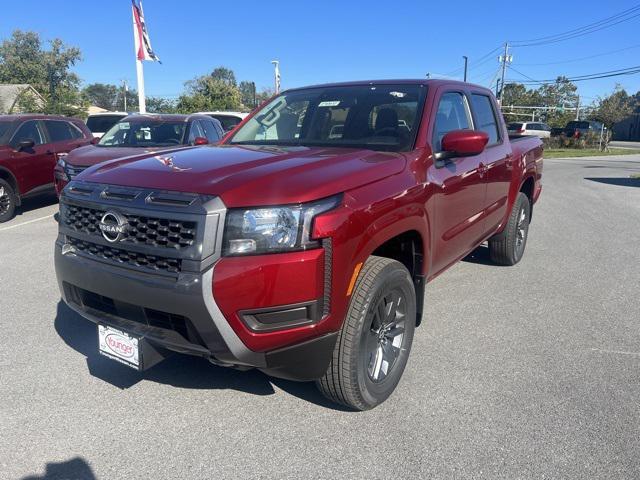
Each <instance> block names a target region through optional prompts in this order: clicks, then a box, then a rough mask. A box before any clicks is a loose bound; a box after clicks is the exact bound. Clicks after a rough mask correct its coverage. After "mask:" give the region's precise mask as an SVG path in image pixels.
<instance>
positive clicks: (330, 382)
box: [316, 256, 416, 410]
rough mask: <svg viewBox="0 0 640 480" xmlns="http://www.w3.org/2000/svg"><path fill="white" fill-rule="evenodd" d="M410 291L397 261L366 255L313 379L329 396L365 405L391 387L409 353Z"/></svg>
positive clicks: (413, 310) (412, 309) (379, 399)
mask: <svg viewBox="0 0 640 480" xmlns="http://www.w3.org/2000/svg"><path fill="white" fill-rule="evenodd" d="M415 324H416V292H415V287H414V284H413V281H412V279H411V275H410V274H409V271H408V270H407V269H406V268H405V266H404V265H403V264H401V263H400V262H397V261H395V260H391V259H388V258H382V257H374V256H372V257H369V259H367V261H366V262H365V264H364V266H363V267H362V270H361V272H360V274H359V276H358V280H357V282H356V286H355V289H354V291H353V295H352V297H351V302H350V304H349V310H348V312H347V316H346V319H345V321H344V324H343V325H342V329H341V330H340V333H339V335H338V340H337V342H336V346H335V349H334V352H333V357H332V359H331V363H330V364H329V368H328V369H327V372H326V373H325V375H324V376H323V377H322V378H320V379H319V380H318V381H317V382H316V384H317V386H318V388H319V389H320V391H321V392H322V393H323V394H324V395H325V396H326V397H327V398H329V399H330V400H332V401H334V402H337V403H341V404H343V405H346V406H348V407H350V408H353V409H355V410H369V409H371V408H374V407H376V406H377V405H380V404H381V403H382V402H384V401H385V400H386V399H387V398H388V397H389V396H390V395H391V394H392V393H393V391H394V390H395V388H396V386H397V385H398V382H399V381H400V378H401V377H402V374H403V372H404V369H405V366H406V364H407V359H408V358H409V352H410V350H411V344H412V342H413V333H414V330H415Z"/></svg>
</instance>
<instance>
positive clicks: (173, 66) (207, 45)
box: [0, 0, 640, 102]
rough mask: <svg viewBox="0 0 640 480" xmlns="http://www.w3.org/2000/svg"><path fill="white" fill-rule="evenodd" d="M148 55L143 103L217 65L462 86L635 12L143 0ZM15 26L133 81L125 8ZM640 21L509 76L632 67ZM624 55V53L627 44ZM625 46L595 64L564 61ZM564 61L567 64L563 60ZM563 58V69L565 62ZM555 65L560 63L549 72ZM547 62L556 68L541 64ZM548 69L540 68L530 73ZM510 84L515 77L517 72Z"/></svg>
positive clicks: (639, 80)
mask: <svg viewBox="0 0 640 480" xmlns="http://www.w3.org/2000/svg"><path fill="white" fill-rule="evenodd" d="M143 5H144V9H145V17H146V20H147V25H148V28H149V32H150V35H151V40H152V43H153V47H154V50H155V51H156V52H157V54H158V55H159V56H160V58H161V60H162V62H163V64H162V65H158V64H151V63H148V62H147V63H145V79H146V90H147V94H148V95H158V96H166V97H175V96H177V95H178V94H180V93H181V92H182V89H183V83H184V82H185V81H187V80H189V79H190V78H193V77H194V76H196V75H201V74H204V73H207V72H209V71H211V70H212V69H213V68H214V67H216V66H220V65H224V66H226V67H228V68H231V69H233V70H234V71H235V73H236V76H237V78H238V80H245V79H246V80H254V81H255V82H256V84H257V85H258V87H262V86H270V85H272V82H273V81H272V78H273V77H272V75H273V70H272V66H271V64H270V61H271V60H272V59H278V60H280V62H281V72H282V85H283V87H285V88H286V87H294V86H301V85H306V84H314V83H322V82H329V81H343V80H356V79H374V78H405V77H410V78H421V77H424V76H425V74H426V73H427V72H432V73H434V74H451V73H453V75H454V76H455V75H456V74H458V73H459V72H455V70H456V69H459V67H460V66H461V65H462V58H461V57H462V55H468V56H469V62H470V67H471V70H470V80H471V81H474V82H477V83H481V84H488V82H489V81H490V80H491V79H492V78H493V77H494V74H495V72H496V71H497V69H498V60H497V55H498V53H495V54H492V55H490V56H489V57H487V58H488V61H486V62H485V63H483V64H481V65H478V66H475V65H474V60H475V59H480V58H482V57H483V56H485V54H487V53H488V52H490V51H491V50H493V49H494V48H496V47H498V46H500V45H501V44H502V43H504V42H505V40H527V39H531V38H539V37H543V36H547V35H553V34H556V33H561V32H565V31H567V30H571V29H574V28H577V27H581V26H583V25H585V24H589V23H592V22H595V21H598V20H600V19H602V18H604V17H607V16H610V15H614V14H616V13H618V12H621V11H623V10H625V9H628V8H631V7H633V6H635V5H636V2H633V1H616V2H612V3H611V4H606V8H603V5H604V4H602V2H596V1H593V0H583V1H581V2H579V4H577V5H573V4H570V3H566V2H564V3H562V2H561V3H556V4H553V3H551V2H538V3H537V4H536V3H531V2H524V3H522V2H514V1H513V0H512V1H509V2H504V1H502V2H499V1H484V2H477V1H476V2H471V1H457V2H453V1H450V2H438V3H437V4H436V3H434V2H426V1H422V2H421V1H395V2H381V1H368V2H364V1H360V0H357V1H355V0H354V1H352V0H342V1H335V0H323V1H316V2H311V1H307V0H298V1H295V2H294V1H277V0H273V1H271V2H266V1H253V0H245V1H243V2H240V1H229V0H226V1H216V2H212V1H191V2H176V1H169V0H145V1H144V3H143ZM14 29H22V30H35V31H37V32H39V33H40V34H41V35H42V36H43V37H44V38H46V39H50V38H54V37H60V38H62V39H63V40H64V41H65V42H66V43H68V44H70V45H76V46H78V47H80V48H81V50H82V52H83V57H84V58H83V61H82V62H81V63H80V64H79V65H78V66H77V67H76V72H77V73H78V74H79V75H80V77H81V78H82V79H83V81H84V82H85V83H92V82H105V83H119V81H120V80H121V79H123V78H124V79H127V80H128V81H129V83H130V84H135V64H134V52H133V34H132V26H131V7H130V2H129V1H128V0H109V1H108V2H107V1H100V2H97V1H93V2H92V1H88V2H86V1H84V2H82V1H76V0H70V1H53V0H51V1H45V0H41V1H36V0H21V1H20V2H3V6H2V22H1V23H0V37H2V38H5V37H7V36H8V35H10V33H11V31H12V30H14ZM639 29H640V16H639V17H637V18H634V19H632V20H630V21H628V22H623V23H620V24H618V25H616V26H614V27H612V28H609V29H604V30H601V31H598V32H595V33H593V34H590V35H587V36H582V37H579V38H575V39H572V40H569V41H565V42H560V43H554V44H551V45H544V46H535V47H521V48H514V49H513V50H512V52H511V53H512V54H513V56H514V61H513V68H515V69H517V70H518V71H519V72H521V73H522V74H525V75H527V76H528V77H531V78H533V79H547V78H554V77H555V76H557V75H558V74H566V75H582V74H588V73H594V72H602V71H608V70H615V69H619V68H624V67H630V66H636V65H640V35H638V34H637V32H638V30H639ZM627 47H629V48H627ZM623 48H627V49H626V50H624V51H618V52H616V53H611V54H608V55H602V56H598V57H596V58H591V59H586V60H579V61H573V60H574V59H576V58H583V57H587V56H593V55H598V54H605V53H607V52H612V51H614V50H620V49H623ZM570 60H571V61H570ZM568 61H570V62H568ZM556 62H560V63H557V64H555V63H556ZM549 63H554V64H552V65H548V64H549ZM540 64H547V65H540ZM508 77H509V78H512V79H523V77H521V76H520V75H519V74H517V73H516V72H515V71H512V72H511V73H510V74H509V75H508ZM616 83H621V84H622V85H623V86H624V87H625V88H627V90H628V91H629V92H633V93H635V92H636V91H638V90H640V75H639V74H637V75H635V76H623V77H615V78H610V79H601V80H593V81H588V82H582V83H580V84H579V89H580V90H579V91H580V93H581V95H583V97H584V98H585V100H586V102H590V101H592V100H593V99H594V98H595V97H596V96H597V95H599V94H605V93H607V92H609V91H611V90H612V89H613V87H614V86H615V84H616Z"/></svg>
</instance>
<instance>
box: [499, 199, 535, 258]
mask: <svg viewBox="0 0 640 480" xmlns="http://www.w3.org/2000/svg"><path fill="white" fill-rule="evenodd" d="M530 219H531V205H530V204H529V198H528V197H527V196H526V195H525V194H524V193H522V192H519V193H518V196H517V197H516V201H515V202H514V204H513V208H512V209H511V214H510V215H509V220H508V221H507V225H506V227H505V229H504V231H503V232H502V233H500V234H499V235H496V237H494V238H491V239H489V253H490V255H491V260H492V261H493V262H494V263H497V264H498V265H507V266H511V265H515V264H516V263H518V262H519V261H520V260H522V256H523V255H524V249H525V247H526V246H527V237H528V235H529V221H530Z"/></svg>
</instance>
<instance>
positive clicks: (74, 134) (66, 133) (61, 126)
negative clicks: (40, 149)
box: [44, 120, 82, 142]
mask: <svg viewBox="0 0 640 480" xmlns="http://www.w3.org/2000/svg"><path fill="white" fill-rule="evenodd" d="M44 124H45V126H46V127H47V131H48V132H49V138H50V139H51V141H52V142H64V141H67V140H73V139H74V138H79V137H80V136H82V133H81V132H80V131H79V130H78V128H77V127H74V126H73V125H71V124H70V123H69V122H60V121H53V120H45V122H44Z"/></svg>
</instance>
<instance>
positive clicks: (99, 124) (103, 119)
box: [87, 112, 131, 138]
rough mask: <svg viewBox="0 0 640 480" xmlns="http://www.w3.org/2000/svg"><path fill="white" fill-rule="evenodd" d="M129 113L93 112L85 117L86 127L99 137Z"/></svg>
mask: <svg viewBox="0 0 640 480" xmlns="http://www.w3.org/2000/svg"><path fill="white" fill-rule="evenodd" d="M128 115H131V113H127V112H101V113H94V114H92V115H89V116H88V117H87V127H89V130H91V133H93V136H94V137H96V138H100V137H101V136H102V135H104V134H105V133H106V132H108V131H109V129H110V128H111V127H113V126H114V125H115V124H116V123H118V122H119V121H120V120H122V119H123V118H124V117H126V116H128Z"/></svg>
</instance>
